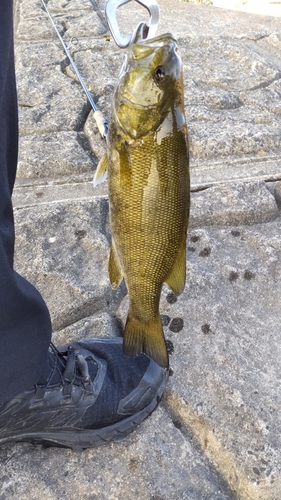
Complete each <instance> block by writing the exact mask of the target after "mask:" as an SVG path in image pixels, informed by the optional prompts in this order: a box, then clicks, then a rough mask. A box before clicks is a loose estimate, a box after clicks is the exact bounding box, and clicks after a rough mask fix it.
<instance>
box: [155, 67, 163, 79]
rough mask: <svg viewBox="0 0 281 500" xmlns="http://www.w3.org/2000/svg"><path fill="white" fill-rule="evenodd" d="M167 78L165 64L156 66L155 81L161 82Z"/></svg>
mask: <svg viewBox="0 0 281 500" xmlns="http://www.w3.org/2000/svg"><path fill="white" fill-rule="evenodd" d="M164 78H165V68H164V66H158V68H156V70H155V73H154V80H155V83H160V82H162V81H163V80H164Z"/></svg>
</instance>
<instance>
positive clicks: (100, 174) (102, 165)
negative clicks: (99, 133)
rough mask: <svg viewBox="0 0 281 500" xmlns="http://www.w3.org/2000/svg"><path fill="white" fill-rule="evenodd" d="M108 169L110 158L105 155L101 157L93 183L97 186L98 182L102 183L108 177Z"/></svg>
mask: <svg viewBox="0 0 281 500" xmlns="http://www.w3.org/2000/svg"><path fill="white" fill-rule="evenodd" d="M107 170H108V158H107V155H103V157H102V158H101V159H100V161H99V164H98V166H97V170H96V171H95V175H94V180H93V184H94V187H96V186H97V185H98V184H101V183H102V182H103V181H105V180H106V178H107Z"/></svg>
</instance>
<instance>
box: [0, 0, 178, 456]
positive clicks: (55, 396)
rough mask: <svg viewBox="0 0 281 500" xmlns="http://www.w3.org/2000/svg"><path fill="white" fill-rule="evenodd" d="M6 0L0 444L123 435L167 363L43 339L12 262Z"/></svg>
mask: <svg viewBox="0 0 281 500" xmlns="http://www.w3.org/2000/svg"><path fill="white" fill-rule="evenodd" d="M17 133H18V132H17V103H16V90H15V79H14V62H13V40H12V1H11V0H2V1H1V15H0V445H2V444H5V443H8V442H18V441H31V442H33V443H48V444H52V445H60V446H67V447H71V448H77V447H79V448H87V447H90V446H96V445H98V444H103V443H104V442H105V441H112V440H115V439H118V440H119V439H120V438H122V437H125V436H126V435H127V434H128V433H129V432H131V431H132V430H133V429H134V428H135V427H136V425H137V424H138V423H140V422H141V421H142V420H143V419H144V418H146V417H147V416H148V415H149V414H150V413H151V412H152V411H153V410H154V408H155V407H156V406H157V404H158V403H159V401H160V399H161V396H162V393H163V391H164V388H165V385H166V382H167V378H168V371H166V370H164V369H162V368H161V367H160V366H158V365H157V364H156V363H155V361H153V360H151V359H150V358H149V357H147V356H146V355H145V354H141V355H139V356H133V357H128V356H126V355H125V354H124V352H123V341H122V339H120V338H119V339H118V338H113V339H102V338H101V339H87V340H84V341H81V342H77V343H72V344H71V345H70V346H67V347H65V348H60V349H59V350H58V349H56V348H55V347H54V346H53V345H51V346H50V347H49V342H50V337H51V323H50V318H49V312H48V310H47V308H46V306H45V303H44V302H43V300H42V298H41V296H40V294H39V293H38V292H37V291H36V290H35V288H34V287H33V286H32V285H31V284H30V283H28V282H27V281H25V280H24V279H23V278H22V277H20V276H19V275H17V274H16V273H15V272H14V270H13V255H14V222H13V212H12V205H11V194H12V189H13V184H14V180H15V173H16V162H17V142H18V137H17Z"/></svg>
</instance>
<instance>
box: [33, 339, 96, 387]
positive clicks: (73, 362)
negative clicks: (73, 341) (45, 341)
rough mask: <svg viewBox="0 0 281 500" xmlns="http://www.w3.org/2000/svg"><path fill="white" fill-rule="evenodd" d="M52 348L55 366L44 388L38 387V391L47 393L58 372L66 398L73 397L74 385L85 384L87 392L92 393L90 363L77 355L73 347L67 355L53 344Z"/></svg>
mask: <svg viewBox="0 0 281 500" xmlns="http://www.w3.org/2000/svg"><path fill="white" fill-rule="evenodd" d="M50 348H51V350H52V352H53V354H54V366H53V369H52V370H51V373H50V375H49V378H48V380H47V383H46V385H45V386H44V387H42V386H41V387H40V386H38V385H37V390H38V389H39V390H40V389H41V390H44V392H45V391H46V390H47V389H48V387H49V386H50V385H51V383H52V378H53V374H54V373H55V371H57V373H58V374H59V378H60V379H61V384H62V386H63V394H64V395H65V396H70V395H71V391H72V385H73V384H74V383H76V384H78V385H81V384H83V386H84V388H85V390H86V392H91V390H92V380H91V377H90V374H89V368H88V363H87V361H86V360H85V358H84V357H83V356H82V354H77V352H76V350H75V348H74V347H72V346H69V347H68V350H67V353H64V354H63V353H61V352H60V351H59V350H58V349H57V348H56V346H55V345H54V344H53V343H52V342H51V343H50Z"/></svg>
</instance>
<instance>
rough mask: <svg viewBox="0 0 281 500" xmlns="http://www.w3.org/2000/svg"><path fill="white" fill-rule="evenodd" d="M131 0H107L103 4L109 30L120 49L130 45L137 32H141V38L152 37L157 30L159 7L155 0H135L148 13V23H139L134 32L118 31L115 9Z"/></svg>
mask: <svg viewBox="0 0 281 500" xmlns="http://www.w3.org/2000/svg"><path fill="white" fill-rule="evenodd" d="M130 1H131V0H107V3H106V6H105V14H106V18H107V21H108V24H109V27H110V31H111V33H112V36H113V38H114V40H115V42H116V43H117V45H118V46H119V47H121V49H124V48H126V47H128V45H130V43H131V42H132V41H133V39H134V35H135V34H136V33H137V32H138V33H142V39H147V38H152V37H153V36H154V35H155V33H156V30H157V26H158V21H159V7H158V4H157V2H156V0H136V1H137V2H138V3H139V4H140V5H142V6H143V7H145V8H146V9H147V10H148V12H149V14H150V19H149V22H148V24H146V23H140V24H139V25H138V26H137V28H136V29H135V31H134V33H130V34H129V35H126V36H122V35H121V34H120V31H119V27H118V24H117V20H116V10H117V9H118V7H121V5H124V4H126V3H128V2H130Z"/></svg>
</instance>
